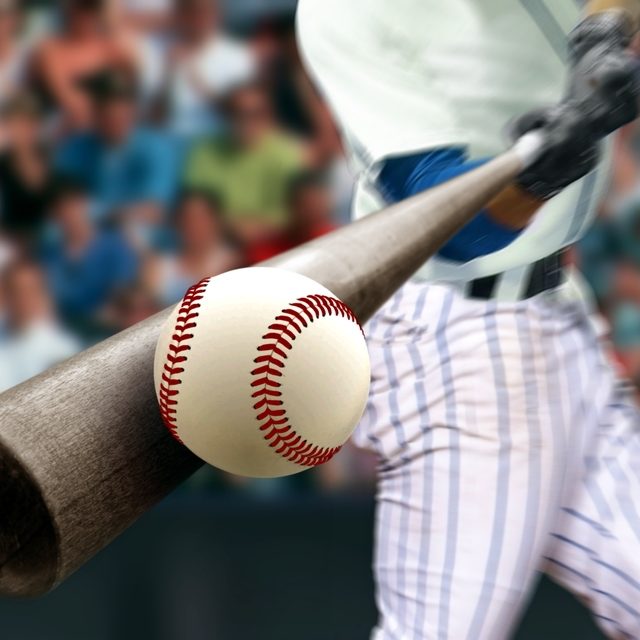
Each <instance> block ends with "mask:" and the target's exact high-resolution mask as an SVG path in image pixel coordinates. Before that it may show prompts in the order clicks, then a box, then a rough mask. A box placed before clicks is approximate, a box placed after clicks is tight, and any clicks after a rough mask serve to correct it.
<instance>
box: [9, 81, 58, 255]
mask: <svg viewBox="0 0 640 640" xmlns="http://www.w3.org/2000/svg"><path fill="white" fill-rule="evenodd" d="M0 123H1V124H0V126H1V127H2V129H3V130H4V132H5V135H6V145H5V149H4V151H3V152H1V153H0V229H1V230H2V231H3V232H4V233H5V234H7V235H9V236H11V237H12V238H13V239H14V240H16V241H17V242H19V243H20V244H23V243H27V244H32V243H33V241H34V240H35V239H36V238H37V235H38V234H39V232H40V230H41V228H42V225H43V222H44V219H45V216H46V213H47V206H48V195H49V189H50V186H51V170H50V162H49V157H48V153H47V151H46V150H45V148H44V146H43V142H42V112H41V108H40V105H39V103H38V101H37V100H36V99H35V97H34V96H33V95H32V94H29V93H26V92H21V93H17V94H15V95H14V96H13V97H12V98H10V99H9V101H8V102H6V103H5V105H4V107H3V108H2V109H1V110H0Z"/></svg>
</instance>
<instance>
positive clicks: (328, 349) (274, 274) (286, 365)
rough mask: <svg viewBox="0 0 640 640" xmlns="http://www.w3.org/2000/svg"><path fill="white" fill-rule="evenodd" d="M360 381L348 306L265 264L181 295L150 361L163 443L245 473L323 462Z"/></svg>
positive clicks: (363, 358)
mask: <svg viewBox="0 0 640 640" xmlns="http://www.w3.org/2000/svg"><path fill="white" fill-rule="evenodd" d="M369 376H370V364H369V354H368V351H367V346H366V342H365V339H364V336H363V333H362V329H361V328H360V325H359V324H358V321H357V320H356V318H355V316H354V315H353V313H352V312H351V310H350V309H349V308H348V307H347V306H346V305H345V304H344V303H343V302H341V301H340V300H338V299H337V298H336V297H335V296H334V295H333V294H332V293H331V292H330V291H329V290H327V289H325V288H324V287H322V286H321V285H319V284H318V283H317V282H314V281H313V280H311V279H309V278H306V277H304V276H301V275H298V274H296V273H291V272H288V271H283V270H280V269H271V268H253V269H241V270H238V271H232V272H230V273H226V274H224V275H221V276H219V277H216V278H211V279H208V280H203V281H202V282H200V283H199V284H197V285H195V286H194V287H192V288H191V289H190V290H189V291H188V292H187V294H186V295H185V297H184V299H183V301H182V303H181V304H179V305H178V306H177V307H176V309H175V310H174V311H173V313H172V314H171V317H170V318H169V320H168V321H167V323H166V325H165V326H164V328H163V330H162V332H161V335H160V339H159V341H158V346H157V350H156V357H155V385H156V393H157V396H158V401H159V404H160V409H161V413H162V417H163V420H164V422H165V425H166V426H167V428H168V429H169V430H170V431H171V433H172V434H173V436H174V437H175V438H176V439H177V440H179V441H180V442H182V443H183V444H184V445H186V446H187V447H188V448H189V449H190V450H191V451H193V453H195V454H196V455H197V456H199V457H200V458H202V459H203V460H204V461H206V462H208V463H209V464H211V465H213V466H215V467H218V468H220V469H223V470H225V471H228V472H231V473H234V474H238V475H243V476H250V477H278V476H286V475H291V474H295V473H299V472H301V471H304V470H306V469H309V468H311V467H315V466H318V465H321V464H324V463H325V462H328V461H329V460H330V459H331V458H332V457H333V456H335V455H336V453H338V451H339V450H340V448H341V447H342V445H343V444H344V443H345V442H346V441H347V440H348V438H349V436H350V435H351V433H352V431H353V430H354V428H355V427H356V425H357V423H358V421H359V420H360V417H361V416H362V413H363V411H364V407H365V404H366V402H367V397H368V393H369Z"/></svg>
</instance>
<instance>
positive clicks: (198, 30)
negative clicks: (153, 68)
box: [166, 0, 257, 139]
mask: <svg viewBox="0 0 640 640" xmlns="http://www.w3.org/2000/svg"><path fill="white" fill-rule="evenodd" d="M174 24H175V34H174V40H173V42H172V44H171V46H170V50H169V54H168V65H169V70H168V74H167V78H168V87H167V97H166V100H167V103H168V110H169V114H168V119H169V129H170V130H171V131H172V132H174V133H176V134H178V135H179V136H181V137H183V138H186V139H189V138H192V137H194V136H200V135H204V134H213V133H216V132H217V131H219V129H220V125H221V121H220V117H219V114H218V111H217V108H216V106H215V104H216V101H217V100H218V99H219V97H220V96H221V95H223V94H224V93H226V92H227V91H229V89H231V88H232V87H234V86H236V85H239V84H242V83H246V82H247V81H249V80H251V79H252V78H253V77H254V76H255V75H256V73H257V69H256V62H255V60H254V58H253V56H252V54H251V52H250V50H249V48H248V47H247V46H246V45H243V44H240V43H239V42H237V41H235V40H233V39H231V38H230V37H229V36H227V35H225V34H224V33H222V32H221V30H220V16H219V10H218V6H217V2H215V1H214V0H174Z"/></svg>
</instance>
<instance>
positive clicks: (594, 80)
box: [568, 11, 640, 137]
mask: <svg viewBox="0 0 640 640" xmlns="http://www.w3.org/2000/svg"><path fill="white" fill-rule="evenodd" d="M632 39H633V28H632V25H631V24H630V21H629V20H628V19H627V18H626V16H625V14H624V13H623V12H618V11H605V12H602V13H597V14H595V15H592V16H589V17H588V18H586V19H585V20H583V21H582V22H581V23H580V24H579V25H578V26H577V27H576V28H575V29H574V30H573V31H572V33H571V35H570V37H569V56H570V63H571V78H570V83H569V89H568V99H569V100H573V101H576V102H578V103H580V104H582V109H583V111H584V113H585V117H586V118H588V119H589V120H590V122H591V123H592V126H593V128H594V130H596V131H597V133H598V135H600V136H602V137H604V136H606V135H608V134H610V133H612V132H613V131H616V130H617V129H619V128H620V127H622V126H624V125H625V124H628V123H629V122H631V121H633V120H635V119H636V118H637V117H638V112H639V105H640V64H639V61H638V58H637V56H636V55H635V54H634V53H632V52H631V50H630V48H629V47H630V45H631V41H632Z"/></svg>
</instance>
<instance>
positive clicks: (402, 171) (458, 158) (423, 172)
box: [378, 147, 522, 262]
mask: <svg viewBox="0 0 640 640" xmlns="http://www.w3.org/2000/svg"><path fill="white" fill-rule="evenodd" d="M486 162H488V159H484V160H472V161H470V160H467V157H466V154H465V151H464V149H462V148H458V147H451V148H447V149H438V150H435V151H427V152H425V153H420V154H416V155H411V156H403V157H399V158H391V159H389V160H387V161H386V162H385V164H384V166H383V168H382V171H381V172H380V176H379V178H378V186H379V188H380V190H381V192H382V194H383V196H384V197H385V198H386V200H387V201H388V202H391V203H395V202H400V201H401V200H405V199H407V198H410V197H411V196H414V195H416V194H418V193H421V192H423V191H426V190H428V189H431V188H433V187H436V186H438V185H440V184H442V183H444V182H447V181H448V180H451V179H453V178H457V177H458V176H461V175H463V174H465V173H467V172H468V171H473V169H476V168H478V167H480V166H482V165H483V164H485V163H486ZM521 233H522V231H521V230H516V229H512V228H510V227H507V226H505V225H502V224H500V223H499V222H497V221H496V220H494V219H493V218H492V217H491V216H490V215H489V212H488V211H487V210H486V209H483V210H482V211H479V212H478V215H477V216H476V217H475V218H474V219H473V220H472V221H471V222H470V223H469V224H468V225H467V226H466V227H464V228H463V229H462V230H461V231H459V232H458V234H457V235H455V236H454V237H453V238H452V239H451V240H450V241H449V242H448V243H447V244H446V245H444V247H442V249H441V250H440V252H439V255H440V256H442V257H443V258H446V259H448V260H453V261H455V262H469V261H470V260H474V259H475V258H479V257H481V256H486V255H489V254H490V253H494V252H495V251H499V250H500V249H504V248H505V247H507V246H508V245H510V244H511V243H512V242H513V241H514V240H515V239H516V238H517V237H518V236H519V235H520V234H521Z"/></svg>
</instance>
